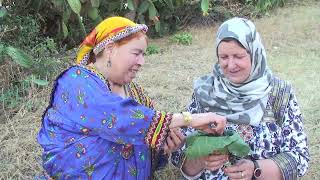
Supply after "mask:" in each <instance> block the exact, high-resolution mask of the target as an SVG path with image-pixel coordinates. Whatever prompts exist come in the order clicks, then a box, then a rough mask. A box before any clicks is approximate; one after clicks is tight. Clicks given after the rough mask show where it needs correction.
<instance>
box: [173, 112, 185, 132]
mask: <svg viewBox="0 0 320 180" xmlns="http://www.w3.org/2000/svg"><path fill="white" fill-rule="evenodd" d="M185 126H188V123H187V122H186V121H185V120H184V117H183V115H182V114H180V113H175V114H173V115H172V120H171V123H170V125H169V128H170V129H173V128H177V127H185Z"/></svg>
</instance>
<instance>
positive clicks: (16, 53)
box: [6, 46, 33, 68]
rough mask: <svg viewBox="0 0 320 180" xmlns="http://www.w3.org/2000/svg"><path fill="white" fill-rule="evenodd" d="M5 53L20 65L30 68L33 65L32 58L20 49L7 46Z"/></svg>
mask: <svg viewBox="0 0 320 180" xmlns="http://www.w3.org/2000/svg"><path fill="white" fill-rule="evenodd" d="M6 53H7V55H9V56H10V57H11V58H12V59H13V60H14V61H15V62H16V63H17V64H19V65H20V66H22V67H25V68H30V67H31V66H32V65H33V62H32V58H31V57H30V56H29V55H28V54H26V53H25V52H24V51H22V50H20V49H17V48H14V47H11V46H9V47H7V49H6Z"/></svg>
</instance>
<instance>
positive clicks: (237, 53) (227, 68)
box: [218, 40, 251, 84]
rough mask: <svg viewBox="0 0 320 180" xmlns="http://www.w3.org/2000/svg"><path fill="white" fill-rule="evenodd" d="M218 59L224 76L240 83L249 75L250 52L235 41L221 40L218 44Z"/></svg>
mask: <svg viewBox="0 0 320 180" xmlns="http://www.w3.org/2000/svg"><path fill="white" fill-rule="evenodd" d="M218 60H219V64H220V66H221V69H222V71H223V74H224V75H225V77H226V78H227V79H228V80H229V81H230V82H232V83H235V84H241V83H243V82H244V81H245V80H246V79H247V78H248V77H249V75H250V70H251V58H250V54H249V53H248V52H247V50H246V49H244V48H243V47H242V46H240V45H239V44H238V42H236V41H232V40H231V41H228V42H227V41H222V42H221V43H220V44H219V46H218Z"/></svg>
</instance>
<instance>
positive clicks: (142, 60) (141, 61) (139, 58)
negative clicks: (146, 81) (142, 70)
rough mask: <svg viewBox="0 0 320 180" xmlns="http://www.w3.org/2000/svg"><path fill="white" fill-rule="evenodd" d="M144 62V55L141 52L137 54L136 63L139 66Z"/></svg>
mask: <svg viewBox="0 0 320 180" xmlns="http://www.w3.org/2000/svg"><path fill="white" fill-rule="evenodd" d="M144 63H145V60H144V56H143V54H141V55H140V56H138V61H137V64H139V65H140V66H143V65H144Z"/></svg>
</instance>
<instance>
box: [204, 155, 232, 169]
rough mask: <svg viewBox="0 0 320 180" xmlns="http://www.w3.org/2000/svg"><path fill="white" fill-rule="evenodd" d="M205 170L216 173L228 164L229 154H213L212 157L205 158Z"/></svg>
mask: <svg viewBox="0 0 320 180" xmlns="http://www.w3.org/2000/svg"><path fill="white" fill-rule="evenodd" d="M203 161H204V169H207V170H210V171H215V170H217V169H220V168H222V167H223V165H224V164H225V163H226V162H228V155H227V154H219V153H213V154H212V155H209V156H206V157H203Z"/></svg>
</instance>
